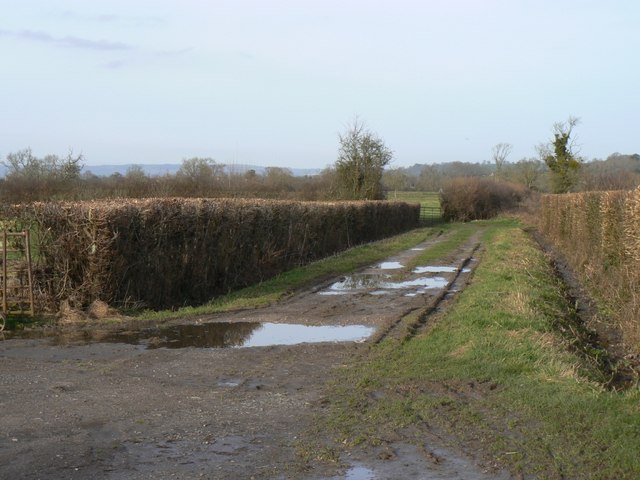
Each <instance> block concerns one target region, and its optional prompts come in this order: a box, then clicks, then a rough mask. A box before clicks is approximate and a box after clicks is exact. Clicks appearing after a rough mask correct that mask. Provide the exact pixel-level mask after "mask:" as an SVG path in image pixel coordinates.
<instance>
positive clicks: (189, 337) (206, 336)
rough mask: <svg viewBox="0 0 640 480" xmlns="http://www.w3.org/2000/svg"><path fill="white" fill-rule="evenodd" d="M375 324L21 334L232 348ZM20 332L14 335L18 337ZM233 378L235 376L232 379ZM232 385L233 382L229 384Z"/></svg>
mask: <svg viewBox="0 0 640 480" xmlns="http://www.w3.org/2000/svg"><path fill="white" fill-rule="evenodd" d="M374 330H375V328H373V327H367V326H364V325H347V326H331V325H322V326H309V325H298V324H287V323H255V322H214V323H204V324H195V325H194V324H191V325H173V326H170V327H162V328H160V327H158V328H147V329H142V330H135V331H132V330H129V331H120V332H112V331H99V330H96V331H82V332H74V333H72V334H69V333H66V334H65V333H62V334H60V333H59V334H57V335H52V334H50V333H49V335H47V334H46V333H39V334H37V333H32V334H31V335H28V336H26V335H25V336H22V335H21V336H20V337H22V338H25V337H28V338H51V344H52V345H60V346H61V345H77V344H89V343H125V344H130V345H140V346H142V347H145V348H147V349H153V348H186V347H196V348H230V347H267V346H272V345H297V344H300V343H319V342H363V341H364V340H366V339H367V338H368V337H369V336H370V335H371V334H372V333H373V332H374ZM17 337H19V336H17V335H16V336H15V337H14V338H17ZM231 382H233V379H231ZM229 386H232V385H229Z"/></svg>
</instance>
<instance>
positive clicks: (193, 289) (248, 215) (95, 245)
mask: <svg viewBox="0 0 640 480" xmlns="http://www.w3.org/2000/svg"><path fill="white" fill-rule="evenodd" d="M14 213H15V212H14ZM419 214H420V211H419V206H418V205H408V204H406V203H400V202H287V201H268V200H232V199H183V198H170V199H145V200H118V201H96V202H59V203H58V202H55V203H54V202H50V203H36V204H31V205H26V206H20V207H18V211H17V215H18V218H20V219H21V221H22V222H25V223H28V224H30V225H32V227H31V228H32V231H33V232H35V233H36V235H35V238H36V241H35V245H34V251H35V252H36V260H37V269H36V270H37V271H36V273H37V277H36V282H37V284H38V286H39V287H40V289H41V291H42V292H43V295H42V297H44V298H45V299H46V300H47V302H48V306H49V308H57V306H58V305H59V304H60V303H61V302H62V301H68V302H69V303H70V304H71V305H72V306H74V307H77V308H81V307H86V306H87V305H89V304H90V303H91V302H92V301H94V300H102V301H106V302H107V303H109V304H112V305H118V306H123V305H134V304H135V305H138V306H140V305H144V306H145V307H148V308H154V309H160V308H172V307H180V306H183V305H195V304H200V303H204V302H206V301H209V300H211V299H212V298H214V297H215V296H216V295H220V294H224V293H227V292H229V291H230V290H232V289H236V288H241V287H244V286H248V285H252V284H255V283H258V282H260V281H262V280H264V279H267V278H269V277H272V276H274V275H276V274H278V273H280V272H282V271H284V270H287V269H290V268H292V267H295V266H298V265H302V264H305V263H308V262H310V261H313V260H316V259H319V258H322V257H325V256H328V255H331V254H334V253H336V252H339V251H341V250H344V249H346V248H349V247H351V246H354V245H357V244H361V243H365V242H370V241H374V240H378V239H381V238H384V237H387V236H391V235H394V234H397V233H400V232H403V231H406V230H409V229H411V228H415V227H416V226H417V225H418V221H419Z"/></svg>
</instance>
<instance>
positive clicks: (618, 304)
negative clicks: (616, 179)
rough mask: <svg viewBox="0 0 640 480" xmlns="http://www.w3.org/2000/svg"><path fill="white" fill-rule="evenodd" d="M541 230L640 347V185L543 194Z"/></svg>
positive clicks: (626, 335)
mask: <svg viewBox="0 0 640 480" xmlns="http://www.w3.org/2000/svg"><path fill="white" fill-rule="evenodd" d="M540 230H541V232H542V233H543V234H544V235H545V236H547V238H549V239H550V240H551V241H552V242H553V243H554V244H555V245H557V246H558V247H559V248H560V250H561V251H562V252H563V254H564V255H565V257H566V258H567V260H568V261H569V262H570V263H571V264H572V266H573V267H574V269H575V270H576V271H577V272H578V273H579V274H581V275H582V278H583V280H584V282H585V283H586V284H587V286H589V287H590V288H591V289H592V293H593V294H594V296H596V297H597V298H599V299H600V301H601V302H603V303H604V304H606V306H607V310H608V311H610V312H612V315H611V319H609V320H611V321H613V322H616V323H617V325H618V326H620V327H621V328H622V330H623V335H624V340H625V342H626V343H627V344H628V345H629V346H632V347H633V348H635V349H637V350H638V351H640V187H638V188H637V189H635V190H632V191H627V192H625V191H611V192H584V193H571V194H564V195H544V196H543V197H542V208H541V214H540ZM606 320H607V319H605V321H606Z"/></svg>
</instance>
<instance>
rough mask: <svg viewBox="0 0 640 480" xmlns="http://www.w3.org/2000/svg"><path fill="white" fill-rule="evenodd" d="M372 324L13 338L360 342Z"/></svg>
mask: <svg viewBox="0 0 640 480" xmlns="http://www.w3.org/2000/svg"><path fill="white" fill-rule="evenodd" d="M374 330H375V328H373V327H367V326H364V325H347V326H332V325H322V326H309V325H298V324H287V323H254V322H214V323H203V324H189V325H172V326H169V327H156V328H146V329H141V330H126V331H116V332H113V331H105V330H83V331H80V332H72V333H56V334H51V333H48V334H47V333H44V332H35V331H34V332H29V333H26V332H25V333H23V334H17V335H13V337H14V338H31V339H36V338H39V339H43V338H45V339H47V338H48V339H50V340H51V343H52V344H53V345H73V344H88V343H126V344H130V345H140V346H142V347H145V348H148V349H152V348H186V347H196V348H229V347H266V346H272V345H296V344H300V343H319V342H362V341H364V340H366V339H367V338H368V337H369V336H370V335H371V334H372V333H373V332H374Z"/></svg>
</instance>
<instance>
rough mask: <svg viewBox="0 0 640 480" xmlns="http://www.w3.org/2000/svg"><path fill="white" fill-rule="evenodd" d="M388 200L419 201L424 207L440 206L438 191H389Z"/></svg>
mask: <svg viewBox="0 0 640 480" xmlns="http://www.w3.org/2000/svg"><path fill="white" fill-rule="evenodd" d="M387 200H398V201H401V202H407V203H419V204H420V205H421V206H423V207H433V208H439V207H440V196H439V194H438V192H388V193H387Z"/></svg>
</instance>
